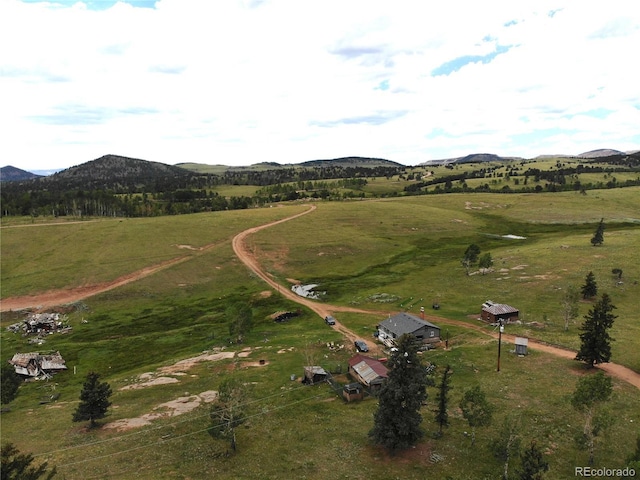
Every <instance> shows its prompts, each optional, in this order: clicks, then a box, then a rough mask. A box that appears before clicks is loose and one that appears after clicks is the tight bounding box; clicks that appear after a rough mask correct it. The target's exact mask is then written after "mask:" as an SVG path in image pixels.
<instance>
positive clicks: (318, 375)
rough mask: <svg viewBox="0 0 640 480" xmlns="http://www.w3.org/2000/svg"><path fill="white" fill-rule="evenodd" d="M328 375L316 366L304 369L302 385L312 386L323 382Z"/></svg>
mask: <svg viewBox="0 0 640 480" xmlns="http://www.w3.org/2000/svg"><path fill="white" fill-rule="evenodd" d="M328 376H329V374H328V373H327V372H326V371H325V369H324V368H322V367H319V366H318V365H313V366H307V367H304V378H303V379H302V383H306V384H310V385H313V384H315V383H319V382H324V381H325V380H327V377H328Z"/></svg>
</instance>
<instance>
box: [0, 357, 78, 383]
mask: <svg viewBox="0 0 640 480" xmlns="http://www.w3.org/2000/svg"><path fill="white" fill-rule="evenodd" d="M9 363H10V364H11V365H13V367H14V368H15V370H16V373H17V374H18V375H21V376H23V377H30V378H42V377H44V378H51V377H52V375H53V374H54V373H57V372H60V371H62V370H66V369H67V366H66V365H65V361H64V358H62V355H60V352H55V353H50V354H47V355H41V354H39V353H37V352H35V353H16V354H15V355H14V356H13V358H12V359H11V360H9Z"/></svg>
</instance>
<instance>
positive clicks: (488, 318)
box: [480, 300, 520, 323]
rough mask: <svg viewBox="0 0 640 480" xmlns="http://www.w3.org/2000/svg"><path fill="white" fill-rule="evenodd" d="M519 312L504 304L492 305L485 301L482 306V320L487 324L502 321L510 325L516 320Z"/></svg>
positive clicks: (489, 301) (490, 302) (492, 303)
mask: <svg viewBox="0 0 640 480" xmlns="http://www.w3.org/2000/svg"><path fill="white" fill-rule="evenodd" d="M519 315H520V311H519V310H518V309H517V308H514V307H512V306H511V305H507V304H504V303H494V302H492V301H491V300H487V301H486V302H484V303H483V304H482V313H481V315H480V316H481V317H482V320H484V321H485V322H488V323H498V322H500V321H503V322H504V323H511V322H515V321H517V320H518V317H519Z"/></svg>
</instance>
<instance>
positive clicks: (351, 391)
mask: <svg viewBox="0 0 640 480" xmlns="http://www.w3.org/2000/svg"><path fill="white" fill-rule="evenodd" d="M342 396H343V397H344V399H345V400H346V401H347V402H353V401H354V400H362V399H363V398H364V388H362V385H360V384H359V383H348V384H347V385H345V386H344V387H342Z"/></svg>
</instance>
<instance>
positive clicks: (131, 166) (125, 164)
mask: <svg viewBox="0 0 640 480" xmlns="http://www.w3.org/2000/svg"><path fill="white" fill-rule="evenodd" d="M638 152H640V150H633V151H628V152H622V151H620V150H613V149H598V150H591V151H589V152H584V153H580V154H578V155H565V154H557V155H540V156H538V157H536V158H537V159H544V158H585V159H597V158H604V157H616V156H625V155H634V154H637V153H638ZM513 160H524V158H521V157H501V156H499V155H495V154H493V153H474V154H470V155H466V156H464V157H456V158H444V159H439V160H429V161H426V162H423V163H420V164H419V165H417V166H429V165H434V166H435V165H449V164H463V163H483V162H505V161H513ZM320 167H322V168H331V167H342V168H348V167H354V168H355V167H357V168H367V167H370V168H376V167H399V168H403V167H404V165H402V164H400V163H398V162H394V161H392V160H386V159H383V158H370V157H342V158H334V159H326V160H309V161H305V162H302V163H296V164H280V163H276V162H262V163H255V164H252V165H249V166H242V167H238V166H225V165H207V164H200V163H179V164H176V165H168V164H164V163H160V162H153V161H149V160H142V159H137V158H130V157H124V156H121V155H111V154H109V155H104V156H103V157H100V158H98V159H96V160H91V161H89V162H86V163H83V164H80V165H77V166H74V167H70V168H67V169H65V170H61V171H57V172H56V173H53V174H51V175H38V174H35V173H32V172H28V171H26V170H21V169H19V168H16V167H13V166H10V165H9V166H6V167H2V168H0V181H2V182H9V181H26V180H33V179H37V178H55V179H57V180H60V181H70V182H71V183H77V182H87V184H86V187H87V188H90V187H91V186H92V185H91V183H102V182H104V181H105V180H108V181H109V182H113V181H115V182H116V183H117V182H118V180H121V181H125V183H130V182H134V183H135V182H136V181H139V182H140V183H144V181H148V180H149V179H151V178H157V177H166V176H169V177H173V178H178V177H185V178H186V177H189V176H190V175H192V174H193V173H197V174H202V173H218V174H219V173H223V172H225V171H238V170H239V171H262V170H271V169H274V170H277V169H281V168H320ZM125 179H126V180H125Z"/></svg>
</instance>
